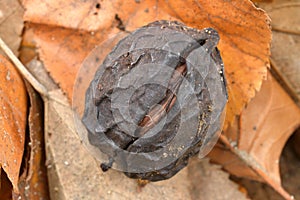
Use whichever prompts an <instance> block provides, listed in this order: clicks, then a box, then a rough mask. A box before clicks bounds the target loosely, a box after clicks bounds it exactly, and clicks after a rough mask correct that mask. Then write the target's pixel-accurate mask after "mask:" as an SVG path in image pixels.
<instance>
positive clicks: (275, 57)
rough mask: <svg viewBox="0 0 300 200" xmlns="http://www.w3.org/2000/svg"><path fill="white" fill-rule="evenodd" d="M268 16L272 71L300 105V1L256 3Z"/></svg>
mask: <svg viewBox="0 0 300 200" xmlns="http://www.w3.org/2000/svg"><path fill="white" fill-rule="evenodd" d="M259 6H260V7H262V8H263V9H265V10H266V11H267V12H268V14H269V15H270V17H271V18H272V23H271V24H272V32H273V36H272V38H273V39H272V46H271V52H272V55H271V59H272V63H271V64H272V70H273V71H274V72H275V73H276V76H277V77H279V79H281V84H282V85H284V86H285V89H287V91H288V92H289V94H290V95H291V96H292V97H293V98H294V100H295V101H296V102H297V103H298V105H299V106H300V65H299V63H300V57H299V51H300V45H299V42H300V12H299V10H300V2H299V1H298V0H291V1H284V0H274V1H273V2H272V3H260V4H259Z"/></svg>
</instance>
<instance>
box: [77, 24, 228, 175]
mask: <svg viewBox="0 0 300 200" xmlns="http://www.w3.org/2000/svg"><path fill="white" fill-rule="evenodd" d="M218 41H219V35H218V33H217V32H216V31H215V30H214V29H212V28H206V29H203V30H197V29H193V28H190V27H187V26H185V25H184V24H182V23H179V22H175V21H156V22H153V23H150V24H148V25H147V26H145V27H141V28H139V29H137V30H136V31H134V32H133V33H131V34H130V35H128V36H127V37H125V38H124V39H123V40H121V41H120V42H119V43H118V44H117V45H116V46H115V48H114V49H113V50H112V51H111V53H110V54H109V55H108V56H107V57H106V59H105V60H104V62H103V64H102V65H101V66H100V67H99V69H98V71H97V72H96V74H95V77H94V79H93V80H92V82H91V84H90V86H89V88H88V90H87V92H86V102H85V113H84V116H83V123H84V124H85V126H86V128H87V130H88V140H89V141H88V142H89V143H90V144H91V145H93V146H95V147H96V148H98V149H99V150H100V151H101V152H102V153H103V154H104V155H106V156H107V158H108V159H107V161H106V162H104V161H103V163H102V164H101V168H102V169H103V171H106V170H108V169H109V168H111V167H112V168H115V169H117V170H122V171H123V172H124V173H125V174H126V175H127V176H128V177H131V178H139V179H145V180H150V181H159V180H164V179H168V178H170V177H172V176H173V175H175V174H176V173H177V172H178V171H179V170H181V169H182V168H183V167H185V166H186V165H187V163H188V159H189V157H191V156H193V155H195V154H197V153H200V154H203V155H204V154H205V153H206V151H207V149H209V147H210V146H211V143H212V141H213V139H214V138H215V137H216V134H217V132H218V131H220V129H221V125H222V115H223V111H224V107H225V105H226V102H227V92H226V83H225V78H224V74H223V62H222V59H221V57H220V54H219V51H218V49H217V47H216V46H217V44H218Z"/></svg>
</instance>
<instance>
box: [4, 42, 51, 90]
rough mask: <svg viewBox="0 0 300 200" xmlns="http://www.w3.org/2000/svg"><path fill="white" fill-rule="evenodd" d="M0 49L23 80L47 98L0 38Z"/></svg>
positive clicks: (40, 85)
mask: <svg viewBox="0 0 300 200" xmlns="http://www.w3.org/2000/svg"><path fill="white" fill-rule="evenodd" d="M0 47H1V48H2V49H3V51H4V52H5V54H6V55H7V56H8V57H9V59H10V60H11V61H12V62H13V63H14V64H15V66H16V68H17V69H18V70H19V72H20V73H21V74H22V75H23V76H24V78H25V79H26V80H27V81H28V82H29V83H30V84H31V85H32V86H33V87H34V89H36V90H37V91H38V92H39V93H40V94H42V95H44V96H48V90H47V89H46V87H45V86H44V85H42V84H41V83H40V82H39V81H38V80H37V79H36V78H35V77H34V76H33V75H32V74H31V73H30V72H29V71H28V70H27V68H26V67H25V66H24V65H23V64H22V63H21V61H20V60H19V59H18V58H17V57H16V56H15V55H14V53H13V52H12V51H11V49H10V48H9V47H8V46H7V45H6V44H5V42H4V41H3V40H2V38H1V37H0Z"/></svg>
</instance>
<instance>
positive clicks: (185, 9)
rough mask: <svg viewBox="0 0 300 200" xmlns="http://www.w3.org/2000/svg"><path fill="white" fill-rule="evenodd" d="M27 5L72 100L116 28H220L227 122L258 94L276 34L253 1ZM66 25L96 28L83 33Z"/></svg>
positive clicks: (45, 56) (51, 66)
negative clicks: (90, 61)
mask: <svg viewBox="0 0 300 200" xmlns="http://www.w3.org/2000/svg"><path fill="white" fill-rule="evenodd" d="M23 4H24V6H25V7H26V8H27V10H26V13H25V19H26V20H28V21H30V22H33V23H42V24H45V25H47V26H38V25H36V26H35V30H36V41H37V44H38V46H39V47H40V49H39V52H40V55H41V58H42V60H43V62H44V63H45V67H46V68H47V70H48V71H49V72H50V73H51V75H52V77H53V78H54V80H55V81H56V82H57V83H59V85H60V86H61V88H62V89H63V91H64V92H66V93H67V95H68V97H69V98H70V99H71V97H72V91H73V85H74V81H75V80H74V79H75V75H76V73H77V71H78V69H79V67H80V65H81V62H82V61H83V59H84V58H85V56H86V55H87V54H88V53H89V52H90V51H91V49H92V48H93V46H94V45H96V44H100V43H101V41H103V40H104V39H106V38H108V35H109V34H112V33H115V32H116V28H120V29H122V27H123V28H125V29H126V30H134V29H135V28H137V27H140V26H142V25H145V24H147V23H148V22H150V21H154V20H158V19H176V20H179V21H182V22H184V23H186V24H187V25H189V26H193V27H196V28H199V29H201V28H203V27H208V26H210V27H213V28H215V29H217V30H218V31H219V33H220V36H221V40H220V44H219V48H220V49H221V52H222V53H221V54H222V57H223V60H224V63H225V69H226V74H227V79H228V89H229V104H228V111H227V118H226V120H227V122H231V121H232V120H233V119H234V116H235V115H237V114H239V113H240V112H241V111H242V109H243V108H244V106H245V105H246V103H247V102H248V101H249V100H250V99H251V98H252V97H254V95H255V91H258V90H259V89H260V86H261V82H262V79H263V78H265V76H266V72H267V66H268V63H269V60H268V58H269V43H270V38H271V34H270V29H269V25H268V23H269V19H268V17H267V16H266V14H265V13H264V12H263V11H261V10H258V9H256V8H255V7H254V6H253V4H252V3H251V2H250V1H246V0H244V1H224V0H214V2H211V1H209V2H208V1H196V2H195V1H168V2H166V1H157V2H155V1H143V2H139V3H137V2H134V1H117V2H110V1H109V2H100V3H97V2H86V3H83V2H80V3H79V2H77V3H73V2H72V1H64V3H62V2H61V1H51V3H49V2H48V3H47V2H45V3H36V1H24V2H23ZM98 4H100V6H99V5H98ZM46 5H47V6H46ZM71 7H72V8H71ZM98 7H99V8H98ZM95 9H96V10H97V11H96V10H95ZM75 10H76V11H77V12H75ZM74 13H76V15H75V14H74ZM95 13H97V14H95ZM45 15H47V16H49V17H47V18H46V17H44V16H45ZM103 19H105V20H104V21H102V20H103ZM49 25H51V26H49ZM53 26H56V27H53ZM60 26H61V27H66V28H75V29H85V30H88V31H90V30H96V31H95V32H91V33H92V34H91V33H89V32H84V33H83V32H80V31H76V30H74V29H63V28H59V27H60ZM100 34H101V36H99V35H100ZM227 124H228V123H226V126H227Z"/></svg>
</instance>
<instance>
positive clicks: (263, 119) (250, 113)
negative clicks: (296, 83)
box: [210, 75, 300, 199]
mask: <svg viewBox="0 0 300 200" xmlns="http://www.w3.org/2000/svg"><path fill="white" fill-rule="evenodd" d="M299 125H300V109H299V108H298V107H297V106H296V104H295V103H294V102H293V101H292V99H291V98H290V97H289V96H288V94H287V93H286V92H285V91H284V90H283V89H282V88H281V87H280V86H279V84H278V83H277V82H276V81H275V80H274V78H272V76H270V75H269V77H268V80H267V81H265V82H264V84H263V87H262V89H261V91H260V92H259V93H258V94H257V95H256V97H255V98H254V99H253V100H252V101H251V102H250V103H249V105H248V106H247V108H246V109H245V110H244V111H243V112H242V114H241V116H240V118H239V119H238V120H237V121H236V123H235V124H234V125H233V126H231V127H230V128H229V129H228V130H227V131H226V132H225V133H224V134H223V135H222V136H221V138H220V141H221V143H222V144H221V143H220V144H219V145H217V147H216V148H215V149H214V150H213V151H212V152H210V157H211V158H213V160H214V161H216V162H218V163H220V164H222V166H223V167H224V168H225V169H226V170H228V171H229V172H230V173H232V174H234V175H236V176H240V177H247V178H250V179H254V180H259V181H263V182H266V183H268V184H269V185H270V186H272V187H273V188H274V189H275V190H276V191H277V192H278V193H280V194H281V195H282V196H283V197H284V198H286V199H289V198H291V197H290V195H289V194H288V193H287V192H286V191H285V190H284V189H283V188H282V187H281V180H280V174H279V157H280V154H281V151H282V149H283V146H284V144H285V143H286V141H287V139H288V138H289V137H290V135H291V134H292V133H293V131H294V130H295V129H296V128H297V127H298V126H299Z"/></svg>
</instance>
